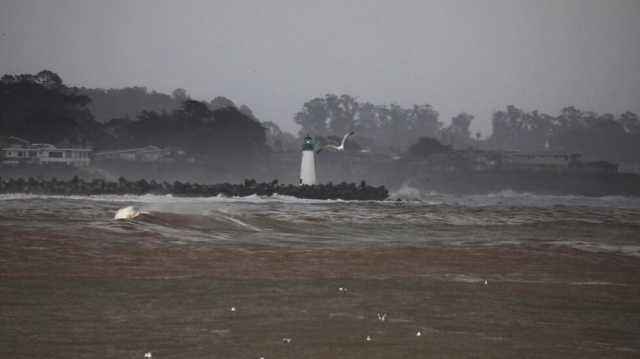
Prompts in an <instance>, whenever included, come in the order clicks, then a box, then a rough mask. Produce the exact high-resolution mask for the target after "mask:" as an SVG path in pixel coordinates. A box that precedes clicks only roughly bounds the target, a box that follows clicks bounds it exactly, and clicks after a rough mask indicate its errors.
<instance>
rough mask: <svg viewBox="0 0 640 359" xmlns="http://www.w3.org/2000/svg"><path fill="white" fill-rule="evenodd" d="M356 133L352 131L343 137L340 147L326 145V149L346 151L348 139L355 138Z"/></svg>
mask: <svg viewBox="0 0 640 359" xmlns="http://www.w3.org/2000/svg"><path fill="white" fill-rule="evenodd" d="M354 134H355V132H353V131H351V132H349V133H347V134H346V135H344V136H343V137H342V142H340V146H336V145H326V146H325V148H333V149H334V150H336V151H344V143H345V142H347V138H349V137H350V136H353V135H354Z"/></svg>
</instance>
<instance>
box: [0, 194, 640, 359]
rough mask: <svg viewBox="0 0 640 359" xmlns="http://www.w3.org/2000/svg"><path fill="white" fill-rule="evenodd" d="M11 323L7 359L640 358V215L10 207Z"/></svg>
mask: <svg viewBox="0 0 640 359" xmlns="http://www.w3.org/2000/svg"><path fill="white" fill-rule="evenodd" d="M126 206H136V207H137V208H139V209H140V211H141V212H142V214H141V215H140V216H138V217H136V218H135V219H132V220H115V219H114V215H115V213H116V212H117V211H118V210H119V209H120V208H123V207H126ZM0 308H1V309H0V331H1V332H0V357H3V358H5V357H7V358H13V357H15V358H23V357H24V358H39V357H48V358H56V357H60V358H69V357H73V358H98V357H100V358H102V357H114V358H120V357H122V358H143V357H144V355H145V353H151V354H152V356H153V357H154V358H187V357H188V358H260V357H264V358H283V357H285V358H400V357H402V358H424V357H433V356H435V357H446V358H457V357H460V358H467V357H501V358H513V357H522V356H524V357H540V358H545V357H560V358H585V357H593V358H602V357H611V358H621V357H638V356H640V339H639V338H640V198H637V197H582V196H543V195H535V194H527V193H515V192H511V191H505V192H500V193H495V194H489V195H473V196H470V195H465V196H456V195H450V194H438V193H423V192H420V191H418V190H416V189H412V188H403V189H400V190H398V191H396V192H394V193H392V195H391V197H390V199H389V200H388V201H382V202H367V201H321V200H303V199H297V198H291V197H286V196H272V197H267V198H263V197H258V196H249V197H243V198H225V197H213V198H176V197H172V196H153V195H146V196H36V195H28V194H12V195H2V196H0ZM383 313H386V315H384V314H383ZM382 319H384V320H382ZM367 338H369V340H367ZM523 353H524V354H523Z"/></svg>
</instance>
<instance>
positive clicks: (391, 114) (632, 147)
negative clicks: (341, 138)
mask: <svg viewBox="0 0 640 359" xmlns="http://www.w3.org/2000/svg"><path fill="white" fill-rule="evenodd" d="M473 119H474V116H472V115H470V114H468V113H465V112H462V113H460V114H458V115H456V116H454V117H453V118H452V119H451V121H450V122H449V124H448V125H444V124H443V122H441V121H440V119H439V114H438V112H437V111H436V110H435V109H434V108H433V106H431V105H429V104H421V105H413V106H411V107H402V106H400V105H398V104H393V103H392V104H391V105H374V104H371V103H369V102H358V101H357V99H356V98H354V97H353V96H350V95H346V94H343V95H335V94H327V95H325V96H324V97H316V98H313V99H311V100H309V101H307V102H305V103H304V104H303V106H302V109H301V110H300V111H298V112H297V113H296V115H295V116H294V121H295V123H297V124H298V125H300V131H299V135H300V136H304V135H306V134H312V135H317V136H321V137H327V136H332V135H334V136H335V135H341V134H343V133H346V132H347V131H350V130H354V131H356V133H357V134H358V136H357V137H355V141H357V142H358V143H359V144H360V145H362V146H363V147H367V148H372V149H375V150H377V151H380V152H387V153H404V152H405V151H406V150H407V149H408V148H409V147H410V146H411V145H412V144H417V143H418V142H419V140H420V139H421V138H430V139H435V140H437V141H439V142H440V143H442V144H444V145H446V146H449V147H451V148H458V149H461V148H469V147H473V148H480V149H492V150H515V151H522V152H539V151H552V152H566V153H580V154H583V155H584V156H586V157H589V158H592V159H602V160H609V161H614V162H623V163H624V162H626V163H638V162H640V120H639V118H638V115H637V114H635V113H632V112H625V113H623V114H621V115H620V116H617V117H616V116H614V115H612V114H598V113H596V112H589V111H581V110H579V109H577V108H575V107H566V108H564V109H562V110H561V111H560V113H559V114H558V115H557V116H552V115H548V114H545V113H541V112H539V111H531V112H526V111H524V110H522V109H519V108H517V107H515V106H507V108H506V109H505V110H499V111H496V112H495V113H494V114H493V116H492V133H491V135H490V136H489V137H488V138H486V139H481V138H480V133H475V134H472V132H471V130H470V125H471V122H472V121H473Z"/></svg>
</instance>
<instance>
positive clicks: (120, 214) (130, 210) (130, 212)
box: [113, 206, 143, 219]
mask: <svg viewBox="0 0 640 359" xmlns="http://www.w3.org/2000/svg"><path fill="white" fill-rule="evenodd" d="M142 213H143V212H142V211H141V210H140V208H138V207H135V206H127V207H123V208H120V209H119V210H118V211H117V212H116V214H115V216H114V217H113V219H134V218H136V217H138V216H139V215H141V214H142Z"/></svg>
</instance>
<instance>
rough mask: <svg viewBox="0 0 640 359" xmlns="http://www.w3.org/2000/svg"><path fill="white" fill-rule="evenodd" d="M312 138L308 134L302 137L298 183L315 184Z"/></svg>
mask: <svg viewBox="0 0 640 359" xmlns="http://www.w3.org/2000/svg"><path fill="white" fill-rule="evenodd" d="M314 156H315V149H314V146H313V139H312V138H311V137H309V136H307V137H305V138H304V143H303V144H302V163H300V184H301V185H314V184H316V160H315V157H314Z"/></svg>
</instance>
